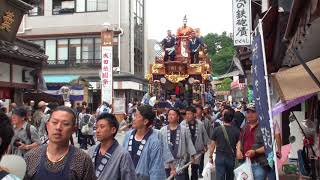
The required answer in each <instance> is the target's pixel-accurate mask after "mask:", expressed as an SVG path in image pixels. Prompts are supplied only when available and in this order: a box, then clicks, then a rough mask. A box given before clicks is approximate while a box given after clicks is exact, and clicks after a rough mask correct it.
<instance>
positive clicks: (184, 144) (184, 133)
mask: <svg viewBox="0 0 320 180" xmlns="http://www.w3.org/2000/svg"><path fill="white" fill-rule="evenodd" d="M178 130H179V132H178ZM160 133H161V135H162V136H161V137H162V141H163V142H164V146H166V148H165V149H166V151H167V153H169V154H170V155H171V156H172V157H173V154H172V152H171V151H170V149H169V147H170V146H172V144H171V142H170V130H169V129H168V126H164V127H162V128H161V130H160ZM177 134H179V135H176V143H177V142H178V144H176V146H177V155H176V158H174V161H173V163H174V165H175V166H176V167H182V166H183V165H184V164H185V163H186V161H187V160H188V157H189V156H193V155H195V154H196V153H197V152H196V149H195V147H194V145H193V143H192V140H191V135H190V132H189V130H188V129H186V128H185V127H183V126H181V125H179V127H178V129H177ZM178 138H179V139H178ZM165 153H166V152H165ZM165 168H169V163H168V162H166V163H165Z"/></svg>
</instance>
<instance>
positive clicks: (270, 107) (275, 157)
mask: <svg viewBox="0 0 320 180" xmlns="http://www.w3.org/2000/svg"><path fill="white" fill-rule="evenodd" d="M258 26H259V31H260V34H261V46H262V55H263V64H264V75H265V76H264V77H265V80H266V89H267V98H268V113H269V118H270V119H269V123H270V130H271V138H272V140H273V141H275V138H274V129H273V118H272V106H271V98H270V87H269V76H268V71H267V59H266V52H265V46H264V37H263V28H262V19H259V25H258ZM272 144H273V145H272V146H273V147H272V149H273V160H274V169H275V173H276V179H277V180H279V172H278V165H277V153H276V152H277V151H276V143H273V142H272Z"/></svg>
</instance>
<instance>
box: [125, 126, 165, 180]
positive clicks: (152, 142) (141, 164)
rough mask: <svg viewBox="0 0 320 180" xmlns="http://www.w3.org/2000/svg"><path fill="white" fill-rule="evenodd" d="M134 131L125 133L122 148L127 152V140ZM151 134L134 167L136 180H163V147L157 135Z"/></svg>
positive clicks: (155, 133)
mask: <svg viewBox="0 0 320 180" xmlns="http://www.w3.org/2000/svg"><path fill="white" fill-rule="evenodd" d="M133 131H134V130H130V131H128V132H127V134H126V136H125V138H124V142H123V147H124V148H125V149H126V150H128V145H129V138H130V136H131V135H132V132H133ZM152 131H153V132H152V133H151V135H150V136H149V138H148V140H147V141H146V143H145V145H144V148H143V150H142V152H141V155H140V159H139V161H138V164H137V166H136V169H135V171H136V175H137V179H138V180H164V179H166V173H165V168H164V157H163V146H162V142H161V141H160V138H159V133H157V132H155V131H154V130H152Z"/></svg>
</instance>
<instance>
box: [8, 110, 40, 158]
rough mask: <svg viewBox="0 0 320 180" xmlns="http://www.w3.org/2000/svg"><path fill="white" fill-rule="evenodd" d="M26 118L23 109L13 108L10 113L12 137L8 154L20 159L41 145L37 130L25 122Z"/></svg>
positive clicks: (25, 112)
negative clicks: (12, 128)
mask: <svg viewBox="0 0 320 180" xmlns="http://www.w3.org/2000/svg"><path fill="white" fill-rule="evenodd" d="M26 117H27V111H26V110H25V109H23V108H15V109H14V110H13V111H12V117H11V123H12V124H13V126H14V137H13V138H12V141H11V146H10V152H11V154H15V155H19V156H22V157H23V156H24V155H25V154H26V153H27V152H28V151H29V150H31V149H34V148H36V147H38V146H39V144H40V143H41V142H40V138H39V135H38V131H37V129H36V128H35V127H34V126H32V125H30V124H29V123H28V122H26Z"/></svg>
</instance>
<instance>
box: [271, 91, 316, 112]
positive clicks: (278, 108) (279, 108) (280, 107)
mask: <svg viewBox="0 0 320 180" xmlns="http://www.w3.org/2000/svg"><path fill="white" fill-rule="evenodd" d="M315 94H316V93H313V94H309V95H306V96H301V97H298V98H296V99H293V100H290V101H286V102H279V103H277V104H276V105H275V106H274V108H273V109H272V116H276V115H278V114H280V113H282V112H283V111H286V110H288V109H290V108H292V107H294V106H296V105H298V104H300V103H302V102H304V101H306V100H307V99H309V98H311V97H312V96H314V95H315Z"/></svg>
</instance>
